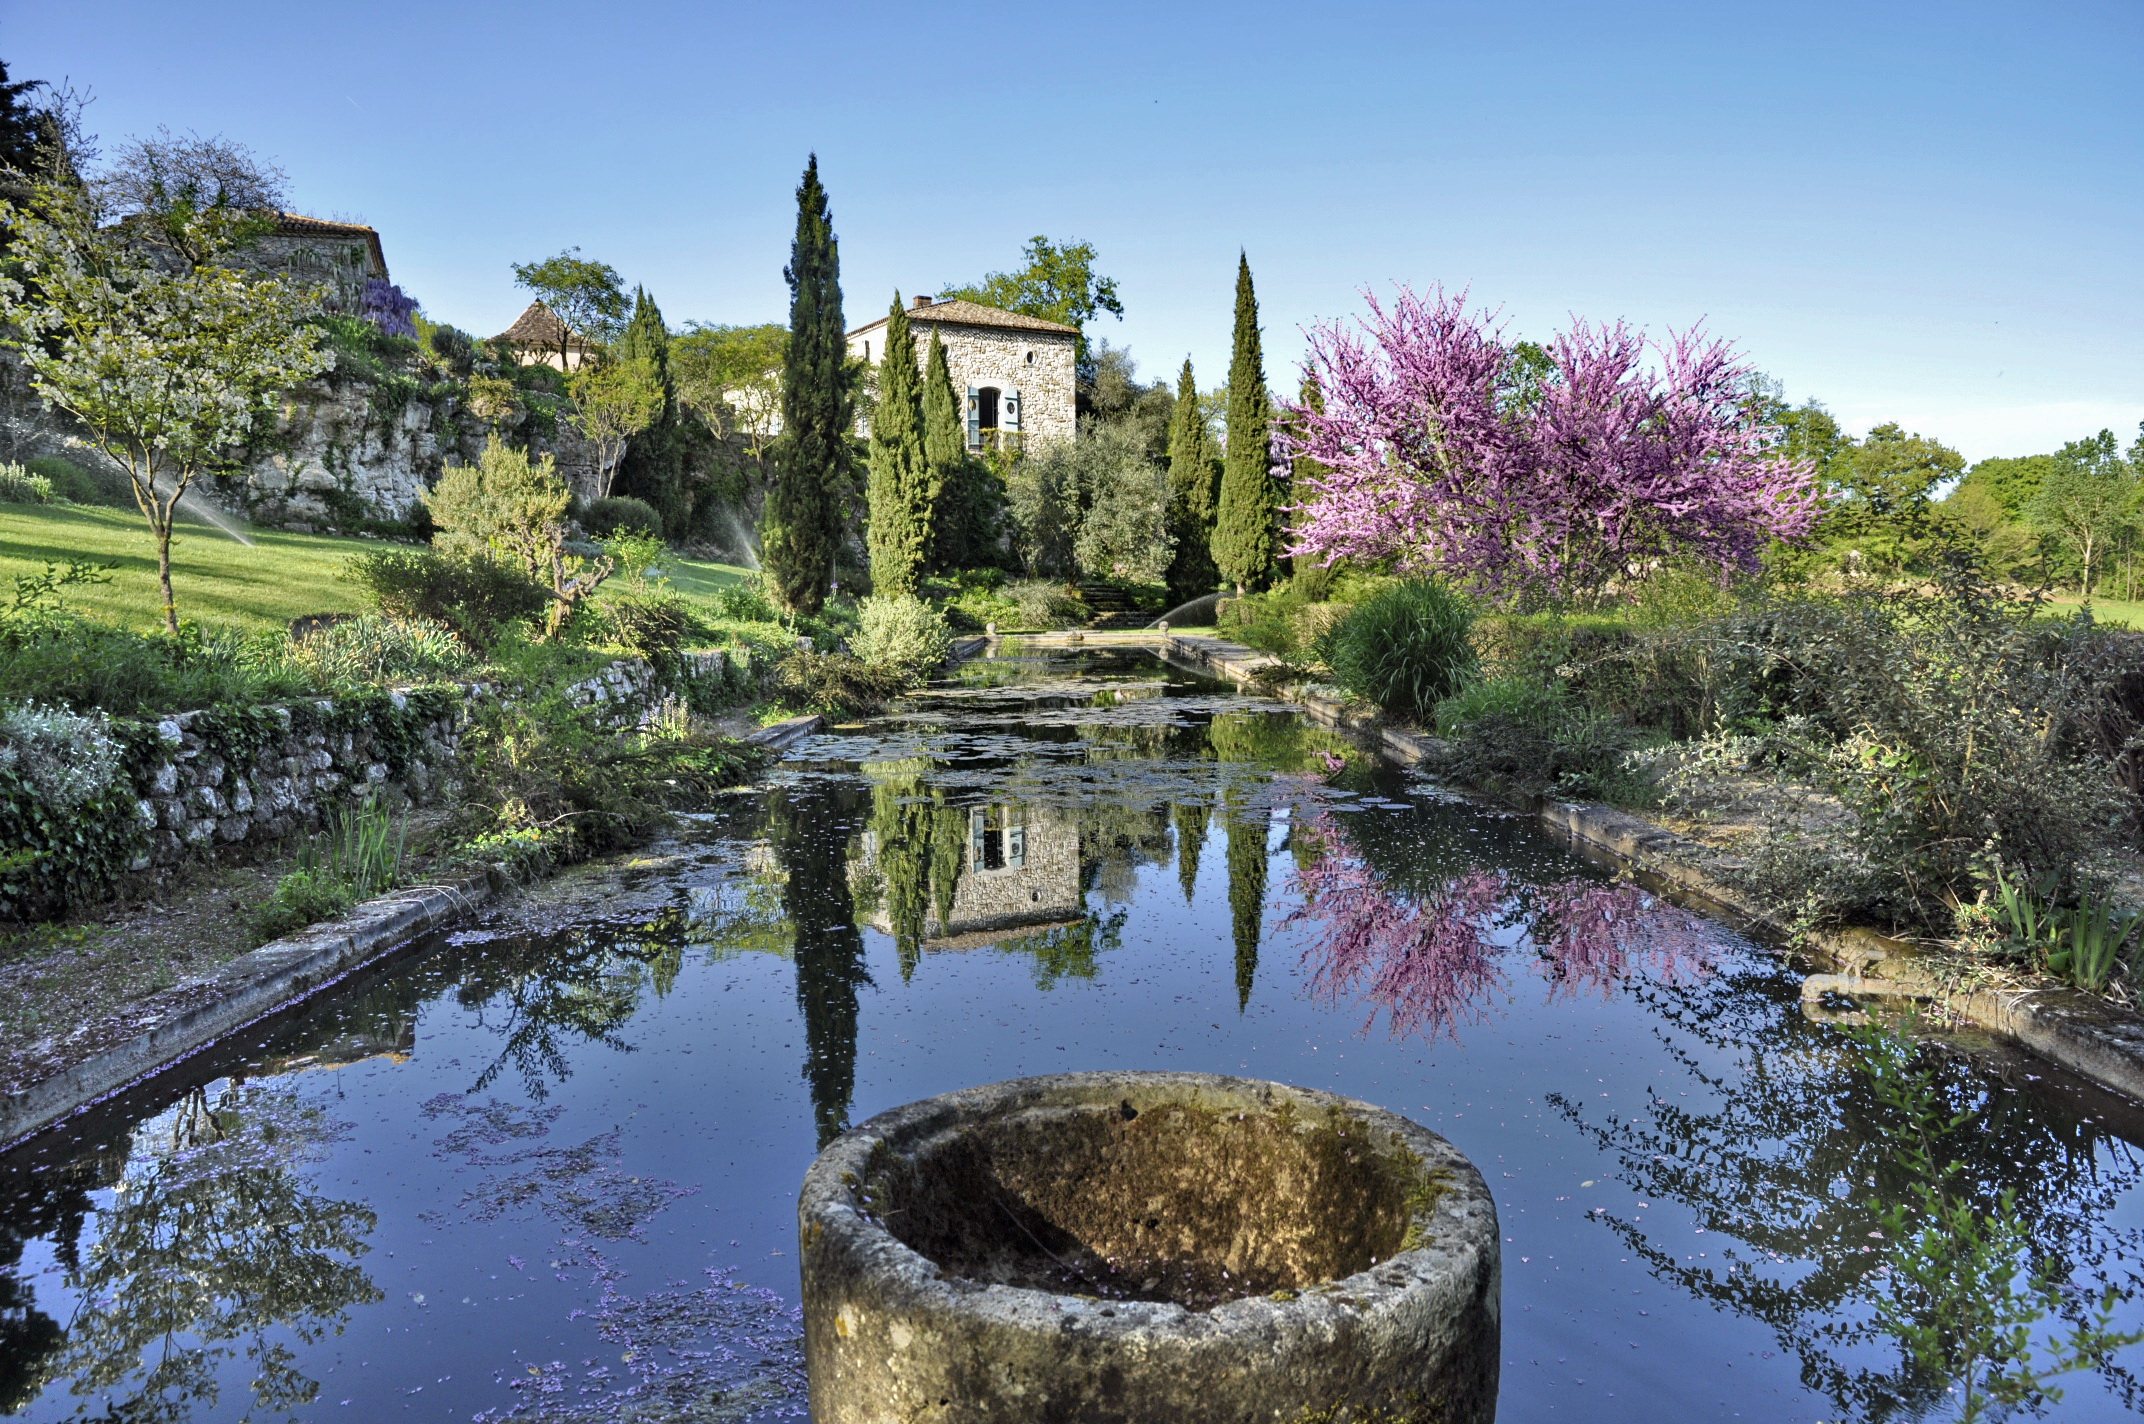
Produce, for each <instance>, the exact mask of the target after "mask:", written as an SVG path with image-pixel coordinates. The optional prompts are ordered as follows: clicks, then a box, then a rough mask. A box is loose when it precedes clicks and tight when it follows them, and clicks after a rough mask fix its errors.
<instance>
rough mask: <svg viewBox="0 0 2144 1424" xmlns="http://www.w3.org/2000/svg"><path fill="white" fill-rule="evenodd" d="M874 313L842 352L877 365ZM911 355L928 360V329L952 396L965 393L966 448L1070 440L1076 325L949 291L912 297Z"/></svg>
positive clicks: (882, 335) (880, 336)
mask: <svg viewBox="0 0 2144 1424" xmlns="http://www.w3.org/2000/svg"><path fill="white" fill-rule="evenodd" d="M887 321H888V318H886V317H880V318H879V319H878V320H877V321H874V322H872V323H870V324H869V325H868V326H860V327H858V328H856V330H854V331H852V332H850V333H849V335H848V341H849V355H850V356H852V357H854V358H857V359H859V360H862V361H865V362H868V363H870V364H872V365H876V364H877V363H878V362H880V361H882V360H884V359H885V356H886V322H887ZM908 321H909V324H910V325H911V326H912V327H913V328H914V329H915V335H916V360H917V362H918V363H919V365H920V364H921V363H923V362H925V361H927V360H928V359H929V356H930V345H931V333H932V332H933V331H936V332H937V333H938V339H939V340H940V341H941V342H943V343H944V344H945V359H946V365H947V367H948V368H949V369H950V370H951V371H952V374H953V390H954V392H955V394H960V393H961V392H962V391H965V392H966V409H967V417H968V448H969V449H970V450H974V451H977V452H981V451H984V450H992V449H1020V448H1022V447H1023V446H1024V447H1028V448H1032V447H1034V446H1036V445H1043V444H1049V443H1052V442H1054V441H1059V440H1070V439H1071V438H1072V436H1073V434H1074V432H1075V431H1076V429H1077V428H1078V404H1077V401H1078V375H1077V360H1078V351H1079V328H1078V327H1076V326H1066V325H1064V324H1063V323H1062V322H1055V321H1045V320H1043V319H1042V318H1041V317H1034V316H1024V315H1022V314H1021V313H1019V312H1009V311H1003V310H1000V309H999V308H997V307H986V306H984V305H982V304H981V303H980V302H971V301H967V300H965V299H962V298H959V297H954V298H951V299H949V300H946V301H934V300H932V299H931V298H929V297H917V298H916V301H915V306H914V307H913V308H912V309H911V310H910V311H909V313H908Z"/></svg>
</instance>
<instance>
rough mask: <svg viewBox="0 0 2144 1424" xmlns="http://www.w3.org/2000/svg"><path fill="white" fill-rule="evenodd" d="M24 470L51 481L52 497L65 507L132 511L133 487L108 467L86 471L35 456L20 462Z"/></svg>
mask: <svg viewBox="0 0 2144 1424" xmlns="http://www.w3.org/2000/svg"><path fill="white" fill-rule="evenodd" d="M24 468H25V469H27V470H28V471H29V472H30V473H31V474H33V475H36V476H38V477H39V478H40V479H47V480H50V481H52V497H53V498H54V499H63V500H66V501H67V502H68V503H69V504H97V505H104V506H107V507H109V508H113V509H132V508H134V507H135V505H134V485H133V482H132V481H130V480H129V479H128V478H127V477H126V475H125V474H123V473H121V472H120V471H118V470H114V469H111V468H109V467H100V468H97V469H90V468H88V467H87V466H83V465H78V464H76V463H75V462H74V461H72V460H68V459H63V458H62V457H60V456H58V455H39V456H38V457H37V458H36V459H34V460H29V461H25V462H24Z"/></svg>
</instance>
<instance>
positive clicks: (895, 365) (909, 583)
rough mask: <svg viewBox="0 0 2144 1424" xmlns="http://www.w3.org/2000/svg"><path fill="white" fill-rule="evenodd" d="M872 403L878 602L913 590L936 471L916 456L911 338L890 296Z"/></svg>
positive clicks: (920, 444)
mask: <svg viewBox="0 0 2144 1424" xmlns="http://www.w3.org/2000/svg"><path fill="white" fill-rule="evenodd" d="M878 371H879V377H878V404H877V405H876V406H874V407H873V409H872V412H871V455H870V460H871V480H870V486H869V498H870V505H871V525H870V529H869V533H868V535H867V546H868V547H869V549H870V551H871V587H872V590H873V591H874V592H875V593H877V594H878V595H880V596H881V597H891V596H898V595H901V594H909V593H914V592H915V590H916V580H917V579H918V578H920V577H921V576H922V574H923V561H924V558H925V557H926V556H927V555H928V554H929V552H930V548H931V514H932V511H933V509H934V508H935V507H936V505H937V491H936V489H935V488H934V486H935V484H936V480H935V479H934V478H933V476H934V475H935V473H936V471H935V469H934V467H933V465H932V462H931V461H930V459H929V458H928V457H927V456H926V454H925V451H924V431H923V391H922V380H921V378H920V377H919V376H918V375H917V372H916V338H915V332H914V330H913V329H912V328H911V327H910V326H909V324H908V313H907V312H906V311H905V310H903V309H902V306H901V294H900V293H899V292H895V293H894V294H893V309H892V312H891V313H890V314H889V315H888V316H887V318H886V354H885V359H884V360H882V361H881V362H880V363H879V368H878Z"/></svg>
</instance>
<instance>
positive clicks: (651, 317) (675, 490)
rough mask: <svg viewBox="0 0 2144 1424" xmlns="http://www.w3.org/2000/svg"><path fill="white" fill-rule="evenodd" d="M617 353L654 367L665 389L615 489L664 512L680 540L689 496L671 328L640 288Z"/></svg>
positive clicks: (668, 529)
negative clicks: (673, 377) (673, 374)
mask: <svg viewBox="0 0 2144 1424" xmlns="http://www.w3.org/2000/svg"><path fill="white" fill-rule="evenodd" d="M618 355H619V357H620V358H621V359H623V360H627V361H631V360H634V359H635V358H638V359H641V360H645V361H646V362H647V363H648V364H649V365H650V366H652V367H654V368H655V378H656V381H657V382H658V383H659V384H660V385H661V386H662V388H663V409H662V414H660V415H658V416H656V417H655V420H654V423H652V424H651V425H649V426H648V428H647V429H646V430H643V431H641V432H640V433H639V434H638V435H635V436H634V437H633V439H632V442H631V443H630V444H628V445H627V446H626V447H625V459H624V460H623V461H621V462H620V463H619V465H618V475H617V479H616V481H615V483H614V485H613V492H614V493H617V494H620V495H630V496H632V497H633V498H634V499H643V500H646V501H647V502H648V503H649V504H650V505H652V506H653V507H654V509H655V512H656V513H657V514H660V515H661V516H662V518H663V532H664V533H665V534H667V535H669V536H670V537H671V538H672V539H680V538H683V537H684V533H685V527H686V525H687V523H689V522H690V516H691V513H692V498H691V492H690V491H689V490H688V489H687V488H686V475H685V461H686V435H685V430H684V423H683V421H682V420H681V418H680V412H679V410H678V402H677V386H676V383H675V382H673V381H672V380H671V378H670V328H669V327H667V326H665V325H664V324H663V313H662V308H660V307H658V306H656V305H655V298H653V297H651V296H649V295H648V294H647V292H646V291H645V290H643V289H642V288H639V287H635V288H634V289H633V315H632V318H631V319H630V320H629V321H627V322H626V324H625V334H624V335H623V336H621V337H620V338H618Z"/></svg>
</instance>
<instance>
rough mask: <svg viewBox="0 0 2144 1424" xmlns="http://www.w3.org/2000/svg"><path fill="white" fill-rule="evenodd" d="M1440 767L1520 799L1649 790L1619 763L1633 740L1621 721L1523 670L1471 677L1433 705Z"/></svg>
mask: <svg viewBox="0 0 2144 1424" xmlns="http://www.w3.org/2000/svg"><path fill="white" fill-rule="evenodd" d="M1436 714H1437V733H1438V735H1439V736H1441V737H1443V738H1444V739H1445V741H1446V744H1447V748H1448V759H1447V761H1446V763H1445V767H1444V769H1445V771H1446V772H1447V773H1448V774H1450V775H1452V776H1454V777H1456V778H1457V779H1459V780H1461V781H1465V782H1468V783H1470V784H1472V785H1475V786H1480V787H1483V788H1485V789H1487V790H1490V791H1494V792H1497V793H1499V794H1501V795H1505V796H1511V797H1514V798H1518V799H1521V800H1525V799H1530V798H1532V797H1536V796H1543V795H1549V794H1554V795H1558V796H1569V797H1578V798H1582V799H1586V800H1594V801H1608V802H1611V803H1614V804H1618V805H1638V804H1643V803H1644V802H1645V801H1647V800H1648V799H1649V797H1650V792H1649V790H1648V788H1647V784H1646V783H1645V781H1644V779H1643V778H1642V777H1640V776H1638V775H1636V774H1635V773H1631V772H1627V771H1626V770H1625V769H1624V765H1625V760H1626V758H1627V756H1628V754H1629V753H1630V752H1631V751H1632V750H1633V749H1634V748H1635V747H1636V746H1637V744H1638V737H1637V734H1636V733H1635V732H1634V731H1633V730H1632V729H1631V727H1630V726H1629V724H1628V723H1626V722H1624V721H1622V720H1621V719H1620V718H1617V717H1614V716H1612V715H1610V714H1608V713H1605V712H1596V711H1594V710H1592V709H1591V708H1589V707H1587V706H1585V705H1584V704H1583V703H1582V702H1580V701H1579V700H1578V699H1576V698H1574V697H1572V696H1571V695H1570V694H1568V693H1566V692H1565V691H1564V689H1563V688H1562V686H1561V685H1559V684H1556V683H1542V682H1538V681H1535V680H1533V679H1531V678H1507V679H1501V680H1497V681H1489V682H1476V683H1471V684H1469V685H1468V686H1466V687H1465V688H1462V689H1461V690H1460V691H1458V692H1457V693H1455V694H1454V695H1453V696H1451V697H1448V698H1446V699H1445V700H1444V701H1443V702H1441V703H1439V704H1438V705H1437V709H1436Z"/></svg>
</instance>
